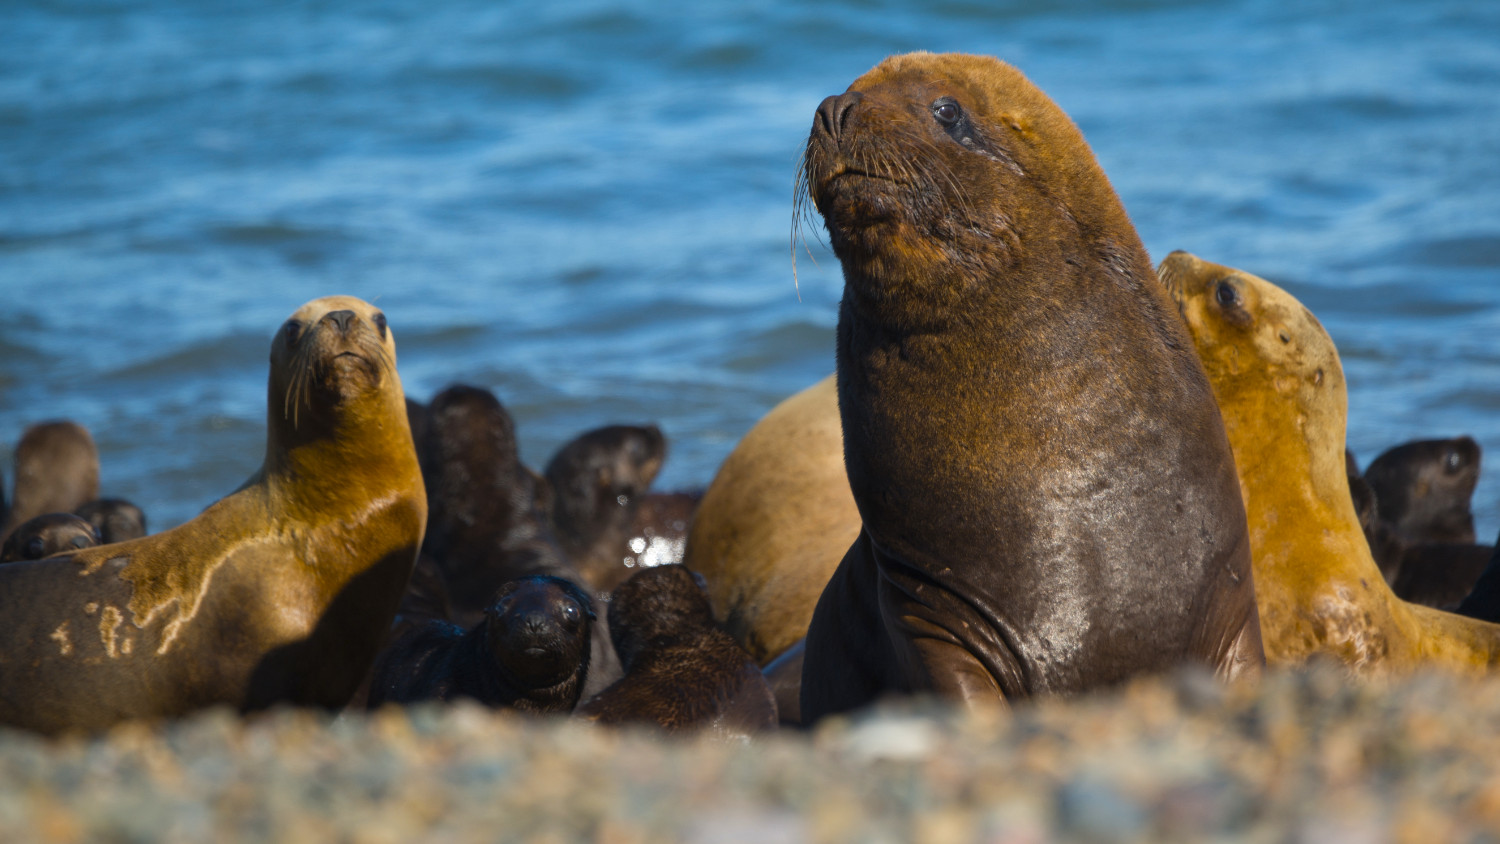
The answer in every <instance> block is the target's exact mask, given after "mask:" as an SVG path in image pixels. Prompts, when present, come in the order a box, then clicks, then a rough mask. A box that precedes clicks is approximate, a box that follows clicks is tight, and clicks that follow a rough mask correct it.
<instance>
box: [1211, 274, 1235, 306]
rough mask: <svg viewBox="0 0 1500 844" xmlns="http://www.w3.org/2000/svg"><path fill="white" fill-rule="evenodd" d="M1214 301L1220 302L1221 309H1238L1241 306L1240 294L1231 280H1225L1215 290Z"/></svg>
mask: <svg viewBox="0 0 1500 844" xmlns="http://www.w3.org/2000/svg"><path fill="white" fill-rule="evenodd" d="M1214 299H1215V300H1217V301H1218V303H1219V307H1221V308H1237V307H1239V304H1240V292H1239V291H1238V290H1235V289H1234V285H1233V284H1231V283H1230V281H1229V279H1227V278H1226V279H1223V280H1222V281H1220V282H1219V283H1218V285H1217V286H1216V287H1215V288H1214Z"/></svg>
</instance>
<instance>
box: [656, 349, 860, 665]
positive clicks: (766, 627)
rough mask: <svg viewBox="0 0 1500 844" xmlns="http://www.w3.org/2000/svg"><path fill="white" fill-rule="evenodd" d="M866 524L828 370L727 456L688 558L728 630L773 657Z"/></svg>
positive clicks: (702, 507)
mask: <svg viewBox="0 0 1500 844" xmlns="http://www.w3.org/2000/svg"><path fill="white" fill-rule="evenodd" d="M859 527H860V521H859V509H858V508H857V507H855V505H854V496H853V495H852V494H851V493H850V491H849V479H848V476H847V475H845V473H844V440H843V434H842V432H841V431H840V423H839V408H838V388H837V386H836V385H835V383H834V377H833V376H832V375H830V376H828V377H827V378H824V379H823V380H821V381H819V382H818V383H816V384H814V385H812V386H811V387H808V388H807V389H805V390H803V391H801V392H799V393H797V394H795V395H793V396H790V397H789V398H787V399H786V400H784V401H782V402H781V403H780V404H778V405H776V407H774V408H772V409H771V411H770V412H769V413H767V414H766V415H765V416H764V417H763V418H762V419H761V420H760V421H759V422H757V423H755V426H754V427H752V428H751V429H750V431H749V433H747V434H745V436H744V437H743V438H742V439H741V440H740V442H739V443H738V444H737V445H736V446H735V447H734V450H733V451H731V452H730V454H729V456H728V457H727V458H725V460H724V463H723V465H722V466H720V467H719V471H718V473H717V474H716V475H714V479H713V482H712V483H711V484H709V487H708V490H707V491H706V492H704V494H703V500H702V501H701V502H699V504H698V509H697V512H696V513H695V514H694V515H693V523H692V527H691V528H690V529H689V532H688V539H687V549H686V551H685V553H684V555H683V564H684V565H686V566H687V567H688V568H690V569H692V570H693V571H696V572H698V573H700V574H702V575H703V577H704V579H705V580H707V581H708V590H709V597H710V598H711V599H712V602H713V608H714V617H715V618H717V619H718V620H719V623H720V624H722V625H723V627H724V630H725V632H727V633H729V634H730V635H731V636H733V637H734V639H735V641H737V642H739V643H740V645H741V646H742V647H744V649H745V650H747V651H749V652H750V655H751V656H753V657H755V660H756V661H757V662H759V663H760V664H761V665H766V664H768V663H769V662H771V661H772V660H773V659H775V658H776V657H778V656H780V655H781V654H782V653H784V652H785V651H786V650H787V649H788V648H790V647H792V645H794V644H795V643H797V642H800V641H801V640H802V638H803V637H804V636H806V635H807V626H808V624H809V622H811V621H812V615H813V609H814V608H815V607H816V606H817V604H818V597H819V596H820V595H822V594H823V587H824V586H826V585H827V584H828V579H829V578H830V577H832V576H833V572H834V569H836V568H838V565H839V561H840V560H842V559H843V557H844V552H846V551H848V550H849V545H850V544H851V543H853V542H854V539H855V537H857V536H858V535H859ZM799 664H800V663H799Z"/></svg>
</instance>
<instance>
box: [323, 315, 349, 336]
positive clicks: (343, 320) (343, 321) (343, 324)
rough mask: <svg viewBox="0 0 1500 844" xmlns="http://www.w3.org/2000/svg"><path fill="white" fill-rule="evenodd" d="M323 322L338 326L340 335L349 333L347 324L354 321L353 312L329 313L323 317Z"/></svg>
mask: <svg viewBox="0 0 1500 844" xmlns="http://www.w3.org/2000/svg"><path fill="white" fill-rule="evenodd" d="M322 321H323V322H331V323H333V324H334V325H336V326H338V328H339V333H340V334H346V335H347V334H348V333H349V324H350V323H352V322H353V321H354V312H353V311H329V312H328V313H326V314H324V315H323V320H322Z"/></svg>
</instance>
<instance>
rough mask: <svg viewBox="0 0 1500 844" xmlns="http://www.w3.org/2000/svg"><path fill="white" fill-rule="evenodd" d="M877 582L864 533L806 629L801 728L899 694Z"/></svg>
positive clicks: (868, 541)
mask: <svg viewBox="0 0 1500 844" xmlns="http://www.w3.org/2000/svg"><path fill="white" fill-rule="evenodd" d="M878 578H879V572H878V571H877V570H876V567H875V558H874V555H873V551H872V548H871V545H870V537H869V534H867V533H865V531H863V530H861V531H860V532H859V538H858V539H856V540H854V544H853V545H851V546H850V547H849V550H848V552H847V553H845V554H844V559H843V560H842V561H841V562H840V563H839V566H838V568H837V569H835V570H834V572H833V577H832V578H831V579H829V581H828V585H827V586H825V587H823V594H822V596H821V597H819V598H818V605H817V608H816V609H814V610H813V617H812V622H811V623H810V624H809V625H808V629H807V639H806V646H805V647H806V650H805V654H804V656H803V663H802V691H801V710H802V711H801V716H802V723H803V724H808V725H811V724H814V723H817V721H818V720H819V719H820V718H822V717H823V716H825V715H833V714H836V713H840V712H848V711H850V710H852V709H858V708H859V707H861V706H865V705H867V704H869V703H873V702H874V701H875V699H876V698H878V697H880V695H881V694H884V693H887V692H890V691H896V690H897V686H896V685H895V683H894V681H895V679H896V678H895V676H894V675H895V672H894V671H893V670H892V669H893V668H894V655H893V654H892V653H891V648H890V642H889V640H888V639H887V638H886V635H885V624H884V622H883V621H882V619H881V616H880V608H879V605H878V600H879V597H878V595H877V587H876V583H877V580H878Z"/></svg>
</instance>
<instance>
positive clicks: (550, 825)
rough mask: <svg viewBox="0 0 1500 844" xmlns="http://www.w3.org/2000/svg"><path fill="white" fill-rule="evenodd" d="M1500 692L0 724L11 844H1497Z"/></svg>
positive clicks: (1178, 678)
mask: <svg viewBox="0 0 1500 844" xmlns="http://www.w3.org/2000/svg"><path fill="white" fill-rule="evenodd" d="M1497 727H1500V680H1495V679H1485V680H1471V679H1460V678H1455V677H1451V676H1440V675H1417V676H1412V677H1405V678H1400V679H1383V680H1374V681H1371V680H1356V679H1353V678H1351V677H1349V676H1348V675H1347V674H1346V673H1345V672H1344V671H1342V670H1340V669H1337V668H1333V667H1331V666H1319V667H1315V668H1313V669H1311V670H1306V671H1297V672H1290V671H1279V672H1272V673H1270V674H1269V675H1268V676H1267V677H1266V678H1264V679H1263V680H1262V681H1261V682H1260V683H1259V684H1256V685H1243V686H1237V687H1225V686H1222V685H1220V684H1219V683H1218V682H1217V681H1215V680H1214V679H1213V678H1212V677H1210V676H1207V675H1205V674H1202V673H1197V672H1188V671H1185V672H1182V673H1179V674H1176V675H1173V676H1169V677H1163V678H1154V679H1148V680H1140V681H1137V682H1135V683H1132V684H1130V685H1128V686H1125V687H1123V688H1120V689H1116V690H1112V691H1109V692H1104V693H1099V694H1094V695H1088V696H1084V697H1079V698H1075V699H1068V700H1061V699H1054V700H1041V701H1033V702H1026V703H1021V704H1019V705H1017V706H1015V707H1013V708H1011V709H1009V710H999V709H997V710H995V711H991V712H981V713H960V712H957V711H954V710H952V709H949V708H947V707H945V706H942V705H939V704H937V703H935V702H923V701H908V702H902V703H899V704H895V703H893V704H890V705H887V706H884V707H877V708H876V709H874V710H872V711H869V712H866V713H862V714H860V715H858V716H856V717H853V718H848V719H843V718H835V719H829V720H828V721H826V722H825V723H823V724H821V725H820V726H819V727H818V728H816V729H814V730H812V731H809V732H798V731H782V732H778V733H773V734H769V735H766V736H764V737H762V738H760V739H758V740H756V741H754V742H752V743H748V744H747V743H742V742H726V741H720V740H716V739H714V738H712V737H710V736H698V737H694V738H668V737H664V736H662V735H659V734H655V733H652V732H649V731H636V730H625V731H617V730H612V729H606V728H600V727H595V726H592V725H588V724H584V723H580V722H575V721H569V720H566V719H553V720H543V719H532V718H526V717H522V716H518V715H515V714H513V713H507V712H492V711H489V710H485V709H483V708H481V707H477V706H472V705H456V706H435V705H429V706H418V707H412V708H409V709H401V708H396V707H389V708H386V709H383V710H380V711H379V712H376V713H373V714H370V715H365V714H362V713H361V714H354V713H346V714H342V715H339V716H337V717H330V716H328V715H326V714H323V713H313V712H309V711H305V710H280V711H273V712H269V713H262V714H258V715H254V716H251V717H250V718H248V719H245V718H242V717H241V716H239V715H237V714H235V713H232V712H230V711H227V710H215V711H209V712H205V713H202V714H199V715H196V716H194V717H191V718H187V719H184V720H182V721H179V722H174V723H168V724H162V725H154V726H152V725H145V724H139V723H136V724H126V725H122V726H120V727H117V728H115V729H113V730H111V731H110V732H109V733H107V734H105V735H102V736H98V737H93V738H84V737H67V738H63V739H60V740H55V741H49V740H46V739H41V738H37V737H35V736H32V735H30V734H24V733H18V732H14V731H4V732H0V840H3V841H7V842H17V843H18V844H19V842H75V841H110V842H197V841H220V842H226V841H236V842H241V841H242V842H285V843H286V844H295V843H296V842H326V841H339V842H358V844H384V842H392V843H393V844H394V842H418V841H443V842H559V844H561V843H562V842H607V844H637V843H638V842H640V843H642V844H643V843H644V842H662V841H681V842H691V844H740V842H743V843H744V844H752V842H753V843H754V844H781V842H786V843H787V844H792V842H818V844H823V842H893V844H894V842H920V844H964V843H966V842H986V843H987V844H990V843H992V844H1002V843H1003V844H1030V842H1047V841H1080V842H1104V841H1108V842H1113V841H1120V842H1136V841H1142V842H1144V841H1226V842H1228V841H1247V842H1309V844H1311V842H1349V843H1350V844H1363V842H1370V844H1376V842H1431V841H1476V842H1477V841H1493V840H1497V839H1500V772H1497V769H1496V766H1495V764H1494V760H1495V759H1496V758H1500V730H1497Z"/></svg>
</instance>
